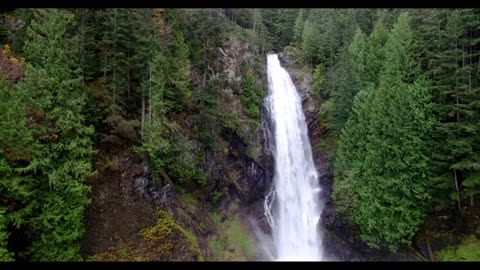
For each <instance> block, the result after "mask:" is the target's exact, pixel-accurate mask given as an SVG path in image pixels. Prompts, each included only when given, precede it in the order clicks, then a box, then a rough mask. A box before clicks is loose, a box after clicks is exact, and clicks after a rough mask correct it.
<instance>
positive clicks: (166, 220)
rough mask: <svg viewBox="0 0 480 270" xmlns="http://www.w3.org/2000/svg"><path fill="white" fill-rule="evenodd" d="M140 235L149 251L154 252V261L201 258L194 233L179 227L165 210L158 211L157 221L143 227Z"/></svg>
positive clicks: (194, 259) (195, 259) (196, 259)
mask: <svg viewBox="0 0 480 270" xmlns="http://www.w3.org/2000/svg"><path fill="white" fill-rule="evenodd" d="M141 235H142V237H143V239H144V240H145V241H146V243H147V245H148V249H149V250H150V252H153V253H154V254H153V260H154V261H198V260H202V259H203V258H202V253H201V251H200V249H199V247H198V243H197V239H196V237H195V235H194V234H193V233H191V232H187V231H186V230H185V229H183V228H182V227H180V226H179V225H178V224H177V223H176V222H175V220H174V219H173V218H172V216H171V215H170V214H169V213H168V212H167V211H164V210H161V211H159V218H158V223H157V224H156V225H155V226H153V227H151V228H147V229H143V230H142V231H141Z"/></svg>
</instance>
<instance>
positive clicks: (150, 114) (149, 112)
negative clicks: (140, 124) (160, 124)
mask: <svg viewBox="0 0 480 270" xmlns="http://www.w3.org/2000/svg"><path fill="white" fill-rule="evenodd" d="M148 73H149V75H148V76H149V79H148V81H149V85H148V116H149V118H150V119H149V120H150V125H152V124H153V122H152V64H151V63H149V64H148Z"/></svg>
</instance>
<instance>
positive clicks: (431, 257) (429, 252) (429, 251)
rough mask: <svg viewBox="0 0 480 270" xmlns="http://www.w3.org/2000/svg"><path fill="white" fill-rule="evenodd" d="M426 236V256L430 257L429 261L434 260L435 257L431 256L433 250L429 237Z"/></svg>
mask: <svg viewBox="0 0 480 270" xmlns="http://www.w3.org/2000/svg"><path fill="white" fill-rule="evenodd" d="M426 238H427V250H428V256H429V257H430V261H432V262H434V261H435V257H433V252H432V247H431V246H430V239H428V237H426Z"/></svg>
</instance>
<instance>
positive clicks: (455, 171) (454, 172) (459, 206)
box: [453, 169, 462, 214]
mask: <svg viewBox="0 0 480 270" xmlns="http://www.w3.org/2000/svg"><path fill="white" fill-rule="evenodd" d="M453 174H454V175H455V188H456V189H457V197H458V201H457V203H458V211H460V214H461V213H462V207H461V204H460V190H459V188H458V178H457V170H456V169H453Z"/></svg>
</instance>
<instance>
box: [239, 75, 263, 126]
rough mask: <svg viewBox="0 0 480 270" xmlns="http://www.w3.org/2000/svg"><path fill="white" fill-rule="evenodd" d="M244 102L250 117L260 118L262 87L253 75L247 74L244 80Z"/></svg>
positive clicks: (245, 110)
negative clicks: (256, 82)
mask: <svg viewBox="0 0 480 270" xmlns="http://www.w3.org/2000/svg"><path fill="white" fill-rule="evenodd" d="M242 89H243V92H242V102H243V105H244V112H245V114H246V115H247V116H248V117H251V118H258V117H259V115H260V109H259V108H260V102H261V101H262V99H261V98H262V96H261V95H262V88H261V86H259V85H257V84H255V79H254V77H253V76H252V75H247V76H246V77H245V79H244V80H243V81H242Z"/></svg>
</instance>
